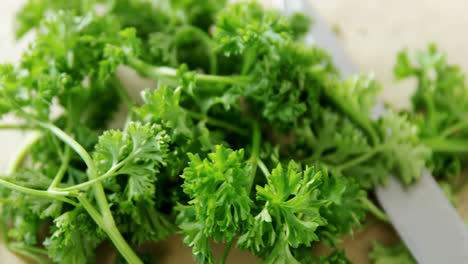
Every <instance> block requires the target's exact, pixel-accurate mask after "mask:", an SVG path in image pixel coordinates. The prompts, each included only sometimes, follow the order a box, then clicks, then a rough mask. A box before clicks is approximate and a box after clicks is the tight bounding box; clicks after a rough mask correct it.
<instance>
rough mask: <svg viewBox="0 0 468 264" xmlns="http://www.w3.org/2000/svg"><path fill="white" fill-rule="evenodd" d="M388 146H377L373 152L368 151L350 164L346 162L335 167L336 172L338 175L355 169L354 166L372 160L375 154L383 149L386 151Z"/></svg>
mask: <svg viewBox="0 0 468 264" xmlns="http://www.w3.org/2000/svg"><path fill="white" fill-rule="evenodd" d="M385 147H386V145H380V146H377V147H375V148H374V149H373V150H371V151H368V152H366V153H364V154H362V155H361V156H359V157H357V158H354V159H352V160H350V161H348V162H345V163H342V164H341V165H338V166H335V167H334V170H336V171H337V172H338V173H340V172H342V171H344V170H346V169H348V168H350V167H353V166H356V165H357V164H360V163H362V162H364V161H366V160H368V159H370V158H372V157H373V156H374V155H375V154H377V153H378V152H380V151H382V150H383V149H385Z"/></svg>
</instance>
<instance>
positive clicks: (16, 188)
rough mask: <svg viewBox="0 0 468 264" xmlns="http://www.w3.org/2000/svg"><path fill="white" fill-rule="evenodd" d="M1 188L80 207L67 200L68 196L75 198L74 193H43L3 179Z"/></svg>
mask: <svg viewBox="0 0 468 264" xmlns="http://www.w3.org/2000/svg"><path fill="white" fill-rule="evenodd" d="M0 186H3V187H5V188H8V189H10V190H14V191H17V192H21V193H24V194H29V195H33V196H40V197H46V198H49V199H56V200H60V201H62V202H66V203H69V204H72V205H74V206H78V204H77V203H75V202H73V201H72V200H70V199H68V198H66V197H67V196H75V194H74V193H72V192H63V191H56V190H51V191H42V190H35V189H31V188H27V187H23V186H20V185H17V184H14V183H11V182H8V181H5V180H3V179H0Z"/></svg>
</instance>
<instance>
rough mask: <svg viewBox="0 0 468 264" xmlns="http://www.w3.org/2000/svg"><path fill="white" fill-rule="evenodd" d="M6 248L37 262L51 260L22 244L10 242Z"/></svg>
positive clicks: (43, 262) (45, 262)
mask: <svg viewBox="0 0 468 264" xmlns="http://www.w3.org/2000/svg"><path fill="white" fill-rule="evenodd" d="M8 249H10V250H11V251H13V252H15V253H18V254H21V255H23V256H26V257H28V258H30V259H32V260H34V261H36V262H37V263H39V264H50V263H52V262H50V261H48V260H45V259H43V258H42V257H41V256H39V254H37V253H36V252H34V251H32V250H31V248H29V247H26V246H23V245H18V244H10V245H9V246H8Z"/></svg>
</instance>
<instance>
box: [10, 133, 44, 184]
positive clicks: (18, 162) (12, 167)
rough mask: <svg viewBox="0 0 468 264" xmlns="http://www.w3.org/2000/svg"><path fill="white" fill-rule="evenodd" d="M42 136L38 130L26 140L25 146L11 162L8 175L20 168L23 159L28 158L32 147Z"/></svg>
mask: <svg viewBox="0 0 468 264" xmlns="http://www.w3.org/2000/svg"><path fill="white" fill-rule="evenodd" d="M41 137H42V134H41V133H40V132H38V131H35V132H34V133H33V134H31V135H30V136H29V137H28V138H27V139H26V140H25V141H24V143H23V146H22V147H21V148H20V149H19V151H18V152H17V154H16V155H15V156H14V158H13V160H12V161H11V163H10V164H9V165H8V169H7V174H8V175H10V174H12V173H14V172H16V171H17V170H18V168H19V167H20V166H21V164H23V161H24V159H25V158H26V156H27V155H28V154H29V151H31V149H32V147H33V146H34V145H35V144H36V143H37V142H38V141H39V139H40V138H41Z"/></svg>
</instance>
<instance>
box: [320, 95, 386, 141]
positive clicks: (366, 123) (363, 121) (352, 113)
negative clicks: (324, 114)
mask: <svg viewBox="0 0 468 264" xmlns="http://www.w3.org/2000/svg"><path fill="white" fill-rule="evenodd" d="M332 88H333V87H332ZM324 93H325V95H326V96H327V97H328V99H330V100H331V101H332V102H333V103H334V104H335V105H336V106H337V107H338V108H339V109H340V110H341V111H342V112H343V113H344V114H345V115H346V116H347V117H348V118H349V119H351V121H353V122H355V123H356V124H357V125H358V126H359V127H360V128H361V129H362V130H363V131H364V133H366V134H367V135H368V136H369V138H370V141H371V143H372V145H376V144H377V143H378V142H379V136H378V135H377V133H376V132H375V129H374V127H373V126H372V122H371V120H370V118H369V117H367V116H365V115H363V114H361V113H360V112H359V110H358V109H354V108H353V107H352V106H351V105H350V104H349V103H348V102H346V100H344V99H343V97H342V96H339V95H337V94H335V93H334V92H333V89H331V88H330V89H324Z"/></svg>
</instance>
